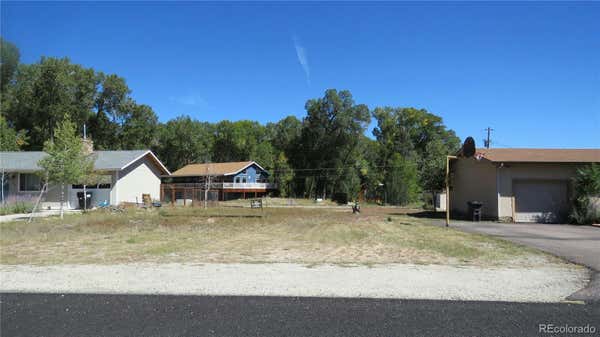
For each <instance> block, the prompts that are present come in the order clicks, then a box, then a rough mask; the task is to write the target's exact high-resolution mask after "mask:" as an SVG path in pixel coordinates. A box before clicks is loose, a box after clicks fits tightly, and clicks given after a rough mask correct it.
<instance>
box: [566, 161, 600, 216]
mask: <svg viewBox="0 0 600 337" xmlns="http://www.w3.org/2000/svg"><path fill="white" fill-rule="evenodd" d="M573 190H574V192H575V193H574V198H573V207H572V209H571V214H570V218H571V221H572V222H574V223H576V224H580V225H589V224H592V223H600V202H598V197H599V196H600V165H596V164H592V165H589V166H586V167H583V168H580V169H579V170H577V175H576V176H575V178H574V179H573Z"/></svg>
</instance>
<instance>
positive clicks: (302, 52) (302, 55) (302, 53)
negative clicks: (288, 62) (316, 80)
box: [293, 36, 310, 85]
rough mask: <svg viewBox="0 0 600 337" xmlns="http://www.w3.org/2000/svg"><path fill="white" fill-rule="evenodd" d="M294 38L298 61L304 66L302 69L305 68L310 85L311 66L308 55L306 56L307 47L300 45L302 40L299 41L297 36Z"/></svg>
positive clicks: (307, 81)
mask: <svg viewBox="0 0 600 337" xmlns="http://www.w3.org/2000/svg"><path fill="white" fill-rule="evenodd" d="M293 39H294V47H295V48H296V55H297V56H298V62H299V63H300V65H301V66H302V69H304V74H305V75H306V83H307V84H308V85H310V67H309V66H308V57H307V56H306V49H304V47H303V46H302V45H300V42H298V38H297V37H296V36H294V37H293Z"/></svg>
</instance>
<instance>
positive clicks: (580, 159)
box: [475, 148, 600, 163]
mask: <svg viewBox="0 0 600 337" xmlns="http://www.w3.org/2000/svg"><path fill="white" fill-rule="evenodd" d="M475 156H476V157H478V156H480V157H481V158H483V159H487V160H489V161H491V162H522V163H600V149H514V148H496V149H477V153H476V154H475Z"/></svg>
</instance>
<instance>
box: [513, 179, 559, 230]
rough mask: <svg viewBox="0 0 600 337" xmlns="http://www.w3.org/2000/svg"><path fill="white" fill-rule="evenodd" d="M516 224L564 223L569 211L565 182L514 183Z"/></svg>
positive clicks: (526, 181)
mask: <svg viewBox="0 0 600 337" xmlns="http://www.w3.org/2000/svg"><path fill="white" fill-rule="evenodd" d="M513 193H514V196H515V221H516V222H562V221H564V220H565V217H566V214H567V210H568V196H567V193H568V191H567V182H566V181H564V180H517V181H514V182H513Z"/></svg>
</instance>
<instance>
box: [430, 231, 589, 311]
mask: <svg viewBox="0 0 600 337" xmlns="http://www.w3.org/2000/svg"><path fill="white" fill-rule="evenodd" d="M432 221H433V223H434V224H436V225H438V226H445V223H444V222H443V221H442V220H432ZM450 226H451V227H452V228H457V229H460V230H462V231H465V232H471V233H479V234H486V235H493V236H498V237H500V238H502V239H505V240H509V241H513V242H516V243H519V244H522V245H526V246H530V247H534V248H537V249H540V250H543V251H545V252H548V253H550V254H553V255H556V256H560V257H562V258H564V259H565V260H567V261H571V262H574V263H577V264H580V265H584V266H587V267H589V268H590V269H591V270H592V272H593V275H592V280H591V281H590V283H589V284H588V285H587V286H586V287H585V288H584V289H581V290H579V291H578V292H576V293H574V294H572V295H571V296H569V299H571V300H581V301H586V302H592V301H596V302H600V228H598V227H592V226H575V225H559V224H537V223H499V222H491V221H481V222H472V221H459V220H453V221H452V222H451V224H450Z"/></svg>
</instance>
